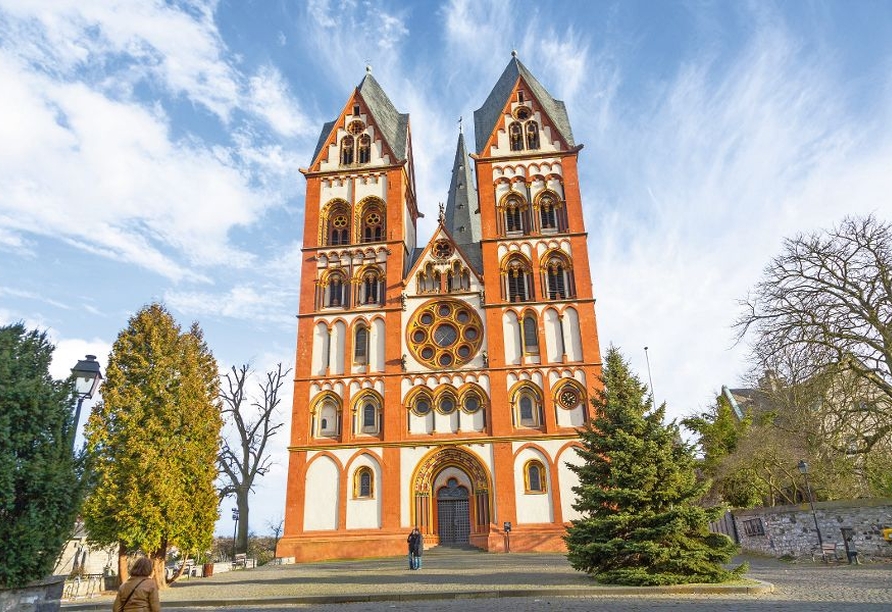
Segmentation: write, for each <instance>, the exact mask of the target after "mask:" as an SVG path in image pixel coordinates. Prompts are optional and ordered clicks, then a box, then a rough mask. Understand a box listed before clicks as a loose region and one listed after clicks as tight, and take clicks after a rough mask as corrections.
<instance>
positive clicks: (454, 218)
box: [444, 133, 483, 274]
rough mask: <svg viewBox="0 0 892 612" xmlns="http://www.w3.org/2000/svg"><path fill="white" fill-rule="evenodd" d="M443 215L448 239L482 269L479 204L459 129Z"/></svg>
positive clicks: (463, 140) (479, 270) (472, 174)
mask: <svg viewBox="0 0 892 612" xmlns="http://www.w3.org/2000/svg"><path fill="white" fill-rule="evenodd" d="M444 216H445V222H444V225H445V227H446V230H447V231H448V232H449V235H450V236H451V238H452V240H453V241H454V242H455V244H456V245H458V246H459V247H460V248H461V250H462V251H463V252H464V254H465V255H466V259H467V260H468V263H469V264H470V265H471V267H473V268H474V270H475V271H476V272H477V273H478V274H479V273H482V272H483V254H482V252H481V249H480V235H481V233H480V204H479V202H478V200H477V187H476V186H475V185H474V172H473V170H472V168H471V164H470V163H469V160H468V151H467V149H466V148H465V136H464V134H461V133H459V135H458V145H457V146H456V148H455V161H454V162H453V164H452V182H451V183H450V185H449V195H448V196H447V198H446V211H445V213H444ZM462 230H464V231H462Z"/></svg>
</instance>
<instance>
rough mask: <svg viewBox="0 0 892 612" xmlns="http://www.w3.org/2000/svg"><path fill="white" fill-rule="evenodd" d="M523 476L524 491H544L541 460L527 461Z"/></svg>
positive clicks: (543, 470)
mask: <svg viewBox="0 0 892 612" xmlns="http://www.w3.org/2000/svg"><path fill="white" fill-rule="evenodd" d="M523 476H524V478H523V480H524V488H525V489H526V493H545V490H546V489H545V466H544V465H542V462H541V461H536V460H535V459H534V460H532V461H527V463H526V465H525V466H524V470H523Z"/></svg>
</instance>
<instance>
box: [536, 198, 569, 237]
mask: <svg viewBox="0 0 892 612" xmlns="http://www.w3.org/2000/svg"><path fill="white" fill-rule="evenodd" d="M538 204H539V227H540V228H541V229H542V230H543V231H544V232H546V233H547V232H554V231H560V232H563V231H566V228H567V223H566V218H565V217H566V216H565V214H564V207H563V205H562V204H561V203H560V202H558V199H557V198H556V197H555V196H554V194H552V193H544V194H542V195H541V196H539V200H538Z"/></svg>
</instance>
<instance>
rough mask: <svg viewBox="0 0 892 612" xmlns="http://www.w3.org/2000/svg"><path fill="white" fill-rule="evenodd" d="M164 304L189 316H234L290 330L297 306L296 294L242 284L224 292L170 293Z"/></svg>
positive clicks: (271, 286) (269, 287)
mask: <svg viewBox="0 0 892 612" xmlns="http://www.w3.org/2000/svg"><path fill="white" fill-rule="evenodd" d="M164 301H165V303H167V304H169V305H170V306H171V307H173V308H176V309H177V310H179V311H182V312H187V313H189V316H193V317H197V316H208V315H210V316H219V317H231V318H235V319H241V320H249V321H254V322H264V323H274V324H277V325H281V326H286V327H290V326H292V325H293V324H294V319H293V317H292V316H291V314H293V312H294V309H295V308H296V304H297V295H296V293H295V292H291V291H288V290H283V289H281V288H278V287H277V286H274V285H267V286H248V285H240V286H237V287H233V288H231V289H230V290H229V291H227V292H225V293H208V292H199V291H168V292H166V293H165V295H164Z"/></svg>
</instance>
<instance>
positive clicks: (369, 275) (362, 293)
mask: <svg viewBox="0 0 892 612" xmlns="http://www.w3.org/2000/svg"><path fill="white" fill-rule="evenodd" d="M383 279H384V277H383V275H382V274H381V272H380V271H379V270H378V269H377V268H368V269H366V270H365V271H364V272H363V273H362V275H361V276H360V279H359V304H360V305H361V306H370V305H373V304H380V303H381V301H382V299H383V297H384V288H383V286H382V285H383Z"/></svg>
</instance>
